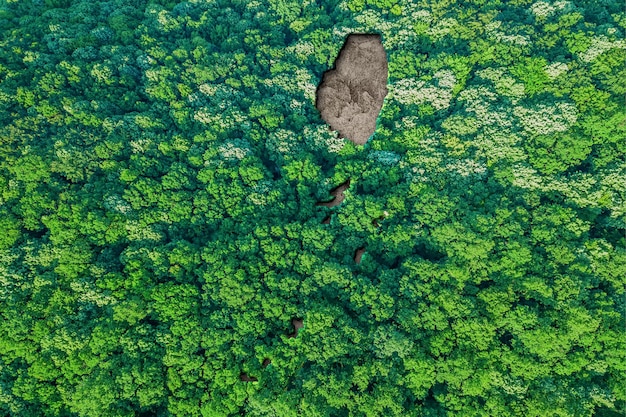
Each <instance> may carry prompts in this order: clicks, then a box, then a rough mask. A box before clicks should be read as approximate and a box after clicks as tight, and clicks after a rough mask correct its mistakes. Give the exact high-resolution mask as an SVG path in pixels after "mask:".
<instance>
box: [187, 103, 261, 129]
mask: <svg viewBox="0 0 626 417" xmlns="http://www.w3.org/2000/svg"><path fill="white" fill-rule="evenodd" d="M219 110H220V109H218V112H214V111H211V110H210V109H209V108H208V107H203V108H201V109H200V110H198V111H196V112H195V114H194V115H193V118H194V120H197V121H198V122H200V123H203V124H206V125H210V126H219V127H221V128H222V129H231V128H233V127H235V126H238V127H241V128H243V129H249V128H250V121H249V120H248V119H247V115H245V114H244V113H242V112H241V111H239V110H237V109H232V108H231V109H228V110H226V112H225V113H223V114H220V113H221V112H219ZM222 110H223V109H222Z"/></svg>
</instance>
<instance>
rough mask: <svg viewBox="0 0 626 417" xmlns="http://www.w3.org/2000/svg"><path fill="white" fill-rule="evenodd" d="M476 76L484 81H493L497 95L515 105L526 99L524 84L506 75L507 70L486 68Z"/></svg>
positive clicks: (477, 72)
mask: <svg viewBox="0 0 626 417" xmlns="http://www.w3.org/2000/svg"><path fill="white" fill-rule="evenodd" d="M476 75H478V76H479V77H480V78H482V79H484V80H488V81H491V83H492V84H493V86H494V87H495V90H496V93H497V94H498V95H500V96H505V97H508V98H509V99H511V102H512V103H513V104H515V103H517V102H518V101H519V100H520V99H521V98H522V97H524V93H525V88H524V84H523V83H520V82H518V81H517V80H516V79H515V78H514V77H512V76H510V75H508V74H506V69H505V68H485V69H483V70H479V71H476Z"/></svg>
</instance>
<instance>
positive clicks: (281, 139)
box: [265, 129, 299, 155]
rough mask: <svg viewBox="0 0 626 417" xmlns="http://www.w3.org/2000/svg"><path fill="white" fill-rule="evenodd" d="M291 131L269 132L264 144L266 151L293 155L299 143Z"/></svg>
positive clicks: (278, 130)
mask: <svg viewBox="0 0 626 417" xmlns="http://www.w3.org/2000/svg"><path fill="white" fill-rule="evenodd" d="M295 136H296V135H295V133H294V132H292V131H291V130H286V129H276V130H274V131H273V132H271V133H270V134H269V136H268V138H267V140H266V142H265V145H266V146H267V149H269V150H270V151H272V152H276V153H280V154H283V155H284V154H290V153H295V152H296V150H297V149H296V148H297V147H298V146H299V143H298V142H299V141H298V140H297V138H296V137H295Z"/></svg>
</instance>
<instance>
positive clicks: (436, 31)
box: [426, 17, 459, 41]
mask: <svg viewBox="0 0 626 417" xmlns="http://www.w3.org/2000/svg"><path fill="white" fill-rule="evenodd" d="M458 25H459V22H458V21H457V20H456V19H453V18H451V17H444V18H442V19H438V20H437V21H436V23H435V25H434V26H431V27H429V28H428V30H426V34H427V35H428V36H430V37H431V38H432V39H433V40H435V41H436V40H439V39H442V38H444V37H445V36H446V35H448V34H449V33H450V31H452V29H453V28H454V27H456V26H458Z"/></svg>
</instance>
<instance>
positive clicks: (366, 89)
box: [315, 34, 389, 145]
mask: <svg viewBox="0 0 626 417" xmlns="http://www.w3.org/2000/svg"><path fill="white" fill-rule="evenodd" d="M388 73H389V71H388V66H387V54H386V52H385V49H384V48H383V45H382V40H381V37H380V35H371V34H355V35H349V36H348V38H347V39H346V42H345V44H344V45H343V47H342V48H341V51H340V52H339V55H338V56H337V59H336V60H335V67H334V68H333V69H331V70H329V71H326V72H325V73H324V75H323V77H322V82H321V84H320V86H319V88H318V89H317V100H316V103H315V106H316V107H317V109H318V110H319V112H320V114H321V116H322V119H324V121H326V123H328V124H329V125H330V127H331V128H332V129H333V130H336V131H338V132H339V135H340V136H341V137H344V138H346V139H348V140H350V141H352V142H354V143H355V144H357V145H363V144H365V143H366V142H367V141H368V140H369V138H370V137H371V136H372V135H373V134H374V131H375V130H376V118H377V117H378V115H379V114H380V109H381V108H382V106H383V101H384V99H385V96H386V95H387V92H388V90H387V77H388Z"/></svg>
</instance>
